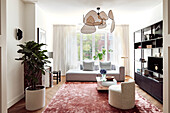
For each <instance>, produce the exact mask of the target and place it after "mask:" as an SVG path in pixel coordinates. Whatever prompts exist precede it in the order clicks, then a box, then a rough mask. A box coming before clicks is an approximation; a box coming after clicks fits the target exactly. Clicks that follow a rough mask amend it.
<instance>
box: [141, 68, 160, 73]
mask: <svg viewBox="0 0 170 113" xmlns="http://www.w3.org/2000/svg"><path fill="white" fill-rule="evenodd" d="M142 69H144V70H148V71H150V72H154V73H158V72H155V71H152V70H149V69H147V68H142ZM158 74H161V75H162V73H158Z"/></svg>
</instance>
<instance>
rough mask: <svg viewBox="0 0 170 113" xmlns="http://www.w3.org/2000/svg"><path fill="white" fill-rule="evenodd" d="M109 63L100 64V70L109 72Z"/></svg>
mask: <svg viewBox="0 0 170 113" xmlns="http://www.w3.org/2000/svg"><path fill="white" fill-rule="evenodd" d="M111 68H112V67H111V62H100V69H106V70H111Z"/></svg>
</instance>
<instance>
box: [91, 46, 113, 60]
mask: <svg viewBox="0 0 170 113" xmlns="http://www.w3.org/2000/svg"><path fill="white" fill-rule="evenodd" d="M108 52H113V50H111V49H109V50H108ZM105 54H106V49H102V51H98V52H97V55H95V56H93V58H94V60H96V59H97V58H99V60H100V61H102V60H103V58H104V56H105Z"/></svg>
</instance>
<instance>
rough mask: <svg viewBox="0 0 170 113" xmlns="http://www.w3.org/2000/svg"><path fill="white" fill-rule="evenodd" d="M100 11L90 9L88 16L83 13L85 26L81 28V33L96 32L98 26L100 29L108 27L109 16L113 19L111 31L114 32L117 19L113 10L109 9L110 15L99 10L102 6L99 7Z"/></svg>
mask: <svg viewBox="0 0 170 113" xmlns="http://www.w3.org/2000/svg"><path fill="white" fill-rule="evenodd" d="M97 10H98V13H97V12H96V11H94V10H91V11H89V12H88V13H87V14H86V16H85V17H84V15H83V23H84V26H83V27H82V28H81V33H84V34H91V33H94V32H96V27H95V26H98V29H103V28H106V26H107V24H106V20H108V19H109V18H110V19H111V20H112V24H111V28H110V32H111V33H112V32H113V31H114V29H115V21H114V16H113V12H112V10H110V11H109V13H108V16H107V14H106V13H105V12H104V11H101V12H99V10H100V7H97Z"/></svg>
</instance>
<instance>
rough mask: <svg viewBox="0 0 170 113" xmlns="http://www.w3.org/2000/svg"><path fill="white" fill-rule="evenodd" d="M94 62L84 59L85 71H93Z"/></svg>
mask: <svg viewBox="0 0 170 113" xmlns="http://www.w3.org/2000/svg"><path fill="white" fill-rule="evenodd" d="M93 70H94V62H85V61H83V71H93Z"/></svg>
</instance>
